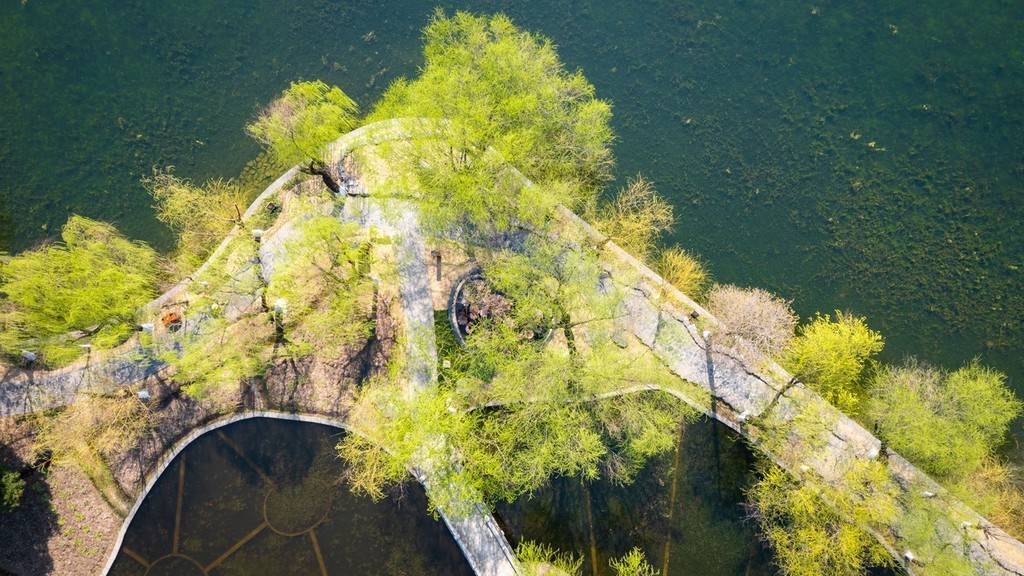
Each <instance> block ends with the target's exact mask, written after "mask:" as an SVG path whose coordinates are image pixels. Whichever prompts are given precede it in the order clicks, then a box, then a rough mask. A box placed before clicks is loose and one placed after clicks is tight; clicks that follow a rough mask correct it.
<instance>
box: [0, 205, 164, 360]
mask: <svg viewBox="0 0 1024 576" xmlns="http://www.w3.org/2000/svg"><path fill="white" fill-rule="evenodd" d="M61 240H62V241H61V242H57V243H53V244H48V245H45V246H42V247H40V248H36V249H34V250H29V251H26V252H22V253H21V254H18V255H17V256H13V257H11V258H9V259H7V260H6V261H2V262H0V294H4V295H5V299H4V300H3V301H2V303H0V346H2V349H3V352H4V353H6V354H8V355H17V354H20V352H21V350H23V349H24V350H29V351H34V352H37V353H38V356H39V358H38V359H39V361H40V362H42V363H44V364H45V365H48V366H59V365H61V364H64V363H67V362H69V361H71V360H73V359H74V358H76V357H78V356H79V355H81V354H82V352H83V350H82V348H81V345H84V344H89V345H91V346H93V347H96V348H110V347H113V346H116V345H117V344H120V343H121V342H122V341H124V340H125V339H126V338H127V337H128V336H129V335H130V334H131V333H132V331H133V329H134V320H135V314H136V311H137V310H138V308H139V307H140V306H141V305H142V304H144V303H146V302H147V301H149V300H150V299H151V298H152V297H153V296H154V295H155V293H156V287H157V279H158V274H159V266H158V262H157V257H156V253H155V252H153V250H152V249H150V248H149V247H148V246H146V245H145V244H142V243H140V242H133V241H131V240H128V239H126V238H125V237H123V236H121V235H120V234H119V233H118V232H117V230H115V229H114V227H113V226H111V225H109V224H104V223H102V222H97V221H95V220H90V219H88V218H84V217H82V216H72V217H71V218H70V219H68V221H67V223H66V224H65V225H64V228H63V230H62V231H61Z"/></svg>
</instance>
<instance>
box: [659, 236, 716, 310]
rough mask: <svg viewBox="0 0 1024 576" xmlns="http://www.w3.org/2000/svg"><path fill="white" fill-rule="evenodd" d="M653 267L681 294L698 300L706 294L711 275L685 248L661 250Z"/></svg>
mask: <svg viewBox="0 0 1024 576" xmlns="http://www.w3.org/2000/svg"><path fill="white" fill-rule="evenodd" d="M655 269H656V270H657V272H658V274H659V275H660V276H661V277H662V278H664V279H665V280H666V281H667V282H668V283H669V284H671V285H673V286H675V287H676V288H677V289H679V291H680V292H682V293H683V294H686V295H687V296H689V297H691V298H694V299H696V300H698V301H701V300H703V299H704V297H705V296H706V295H707V291H708V288H709V286H710V284H711V276H710V275H709V274H708V271H707V269H706V268H705V267H704V265H703V264H701V262H700V260H698V259H697V258H696V257H695V256H693V255H692V254H690V253H689V252H687V251H686V250H683V249H682V248H679V247H675V246H674V247H671V248H668V249H665V250H662V251H661V253H659V254H658V259H657V260H656V261H655Z"/></svg>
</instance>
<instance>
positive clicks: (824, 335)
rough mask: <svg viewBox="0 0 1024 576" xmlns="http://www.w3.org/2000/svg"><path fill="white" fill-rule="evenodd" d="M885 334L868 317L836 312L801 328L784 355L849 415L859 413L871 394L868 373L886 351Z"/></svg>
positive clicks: (788, 363)
mask: <svg viewBox="0 0 1024 576" xmlns="http://www.w3.org/2000/svg"><path fill="white" fill-rule="evenodd" d="M882 346H883V341H882V335H881V334H879V333H878V332H875V331H874V330H871V329H870V328H868V325H867V323H866V322H865V320H864V318H861V317H858V316H854V315H852V314H844V313H843V312H839V311H836V313H835V319H832V318H830V317H828V316H821V315H819V316H817V317H815V318H814V320H813V321H811V323H810V324H807V325H806V326H804V327H803V328H801V329H800V332H799V335H798V336H797V337H796V338H794V339H793V341H792V342H790V345H789V348H788V349H787V350H786V352H785V354H784V355H783V358H782V362H783V365H784V366H785V367H786V368H787V369H788V370H789V371H790V372H792V373H793V374H794V375H795V376H796V377H798V378H800V379H801V380H803V381H804V382H805V383H807V384H808V385H810V386H811V388H813V389H814V390H815V391H817V392H818V393H819V394H821V395H822V396H823V397H824V398H825V399H826V400H828V401H829V402H831V403H832V404H833V405H834V406H836V407H837V408H839V409H840V410H842V411H844V412H846V413H847V414H855V413H857V411H858V409H859V406H860V403H861V402H862V401H863V399H864V397H865V396H866V394H867V384H868V383H867V382H866V374H865V373H866V371H867V368H868V365H869V362H871V360H872V358H873V357H874V356H875V355H876V354H878V353H879V352H881V351H882Z"/></svg>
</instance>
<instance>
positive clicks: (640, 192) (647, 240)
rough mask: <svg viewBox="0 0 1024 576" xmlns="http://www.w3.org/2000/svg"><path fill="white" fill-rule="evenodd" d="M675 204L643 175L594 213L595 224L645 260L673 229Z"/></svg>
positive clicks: (629, 183) (626, 248)
mask: <svg viewBox="0 0 1024 576" xmlns="http://www.w3.org/2000/svg"><path fill="white" fill-rule="evenodd" d="M673 222H675V219H674V217H673V215H672V205H671V204H669V203H668V202H666V201H665V200H663V199H661V198H660V197H658V194H657V193H656V192H655V190H654V184H653V183H652V182H651V181H650V180H647V179H645V178H644V177H643V176H641V175H637V176H636V178H633V179H632V180H630V181H629V182H628V183H627V184H626V186H625V187H624V188H622V189H621V190H619V193H618V194H617V195H616V196H615V198H613V199H612V201H611V202H609V203H608V204H607V205H605V206H602V207H601V208H600V209H599V210H598V211H597V213H596V214H595V215H594V218H593V223H594V225H595V226H596V227H597V228H598V229H599V230H600V231H601V232H603V233H605V234H607V235H608V238H610V239H611V240H612V241H613V242H615V243H616V244H618V245H619V247H620V248H622V249H623V250H625V251H626V252H629V253H630V254H632V255H634V256H636V257H637V258H640V259H641V260H644V259H647V258H649V257H650V256H651V255H652V253H653V251H654V247H655V242H656V241H657V239H658V237H659V236H660V235H661V234H663V233H665V232H667V231H669V230H671V229H672V224H673Z"/></svg>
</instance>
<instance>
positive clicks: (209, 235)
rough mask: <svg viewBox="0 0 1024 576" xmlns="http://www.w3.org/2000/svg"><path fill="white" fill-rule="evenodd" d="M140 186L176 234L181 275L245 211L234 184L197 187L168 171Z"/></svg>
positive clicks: (220, 182)
mask: <svg viewBox="0 0 1024 576" xmlns="http://www.w3.org/2000/svg"><path fill="white" fill-rule="evenodd" d="M142 183H143V185H144V186H145V187H146V189H147V190H149V193H150V194H151V195H152V196H153V200H154V201H155V202H156V204H155V205H154V206H153V208H154V209H155V210H156V217H157V218H158V219H159V220H160V221H161V222H163V223H164V224H167V225H168V226H169V227H170V228H171V230H173V231H174V233H175V237H176V238H177V244H176V246H175V260H176V262H177V264H178V268H179V269H180V270H181V271H182V272H189V271H192V270H194V269H196V268H198V267H199V266H200V265H201V264H202V263H203V262H204V261H205V260H206V259H207V258H208V257H209V256H210V253H211V252H213V249H214V248H216V247H217V245H218V244H220V242H221V241H222V240H224V237H225V236H227V234H228V232H230V231H231V228H232V227H233V226H234V225H235V224H236V223H238V221H239V220H240V219H241V215H242V212H243V211H244V210H245V208H246V201H247V198H246V196H245V193H244V192H243V190H242V189H241V188H240V187H239V186H238V185H237V184H235V183H234V182H233V181H226V180H220V179H215V180H210V181H208V182H206V183H205V184H204V185H202V186H196V185H194V184H192V183H191V182H189V181H188V180H183V179H181V178H178V177H176V176H174V174H173V173H172V172H171V171H169V170H168V171H165V172H157V173H155V174H153V175H152V176H151V177H149V178H146V179H144V180H143V181H142Z"/></svg>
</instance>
